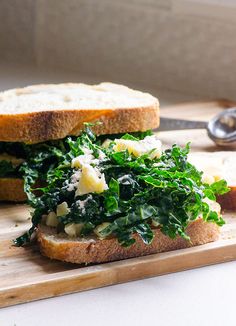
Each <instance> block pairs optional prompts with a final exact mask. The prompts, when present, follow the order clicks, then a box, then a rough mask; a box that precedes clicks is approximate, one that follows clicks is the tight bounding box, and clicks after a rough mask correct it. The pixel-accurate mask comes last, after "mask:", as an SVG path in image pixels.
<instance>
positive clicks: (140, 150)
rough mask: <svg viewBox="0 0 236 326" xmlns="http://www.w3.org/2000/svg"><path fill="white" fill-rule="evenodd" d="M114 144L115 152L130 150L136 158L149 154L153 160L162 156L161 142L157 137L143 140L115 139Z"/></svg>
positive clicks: (148, 137)
mask: <svg viewBox="0 0 236 326" xmlns="http://www.w3.org/2000/svg"><path fill="white" fill-rule="evenodd" d="M114 142H115V145H114V147H113V150H114V151H115V152H121V151H124V150H128V152H129V153H130V154H133V155H134V156H135V157H139V156H141V155H144V154H149V155H150V158H151V159H154V158H159V157H160V156H161V141H160V140H159V139H157V136H155V135H153V136H147V137H145V138H144V139H142V140H129V139H115V140H114Z"/></svg>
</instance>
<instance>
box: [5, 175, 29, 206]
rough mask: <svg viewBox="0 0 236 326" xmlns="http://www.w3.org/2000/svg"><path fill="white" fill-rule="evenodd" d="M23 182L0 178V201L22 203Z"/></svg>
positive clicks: (23, 196)
mask: <svg viewBox="0 0 236 326" xmlns="http://www.w3.org/2000/svg"><path fill="white" fill-rule="evenodd" d="M26 199H27V196H26V194H25V193H24V182H23V179H20V178H0V201H12V202H24V201H26Z"/></svg>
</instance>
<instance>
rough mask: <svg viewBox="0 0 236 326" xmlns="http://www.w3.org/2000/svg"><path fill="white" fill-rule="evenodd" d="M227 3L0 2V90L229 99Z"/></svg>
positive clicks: (233, 54) (233, 40)
mask: <svg viewBox="0 0 236 326" xmlns="http://www.w3.org/2000/svg"><path fill="white" fill-rule="evenodd" d="M235 35H236V1H235V0H225V1H220V0H129V1H127V0H67V1H65V0H0V89H7V88H11V87H16V86H23V85H27V84H35V83H40V82H65V81H85V82H91V83H96V82H98V81H104V80H105V81H108V80H109V81H114V82H118V83H123V84H127V85H129V86H133V87H136V88H139V89H143V90H147V91H150V92H152V93H153V94H154V95H158V96H159V98H160V100H161V101H163V102H164V103H167V102H168V101H170V102H171V101H175V102H176V101H182V100H189V99H197V98H199V99H200V98H201V99H213V98H214V99H215V98H228V99H231V100H234V99H236V92H235V88H236V37H235Z"/></svg>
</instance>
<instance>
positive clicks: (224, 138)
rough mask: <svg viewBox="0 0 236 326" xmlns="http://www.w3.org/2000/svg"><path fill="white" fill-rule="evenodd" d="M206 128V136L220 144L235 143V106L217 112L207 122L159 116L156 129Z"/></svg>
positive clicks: (228, 144) (232, 144)
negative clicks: (158, 125)
mask: <svg viewBox="0 0 236 326" xmlns="http://www.w3.org/2000/svg"><path fill="white" fill-rule="evenodd" d="M184 129H206V130H207V133H208V136H209V137H210V138H211V139H212V140H213V141H214V142H215V143H216V144H217V145H220V146H234V145H236V108H231V109H227V110H224V111H222V112H221V113H219V114H217V115H216V116H215V117H214V118H213V119H211V120H210V121H209V122H205V121H191V120H181V119H172V118H161V121H160V127H159V128H158V129H157V131H167V130H184Z"/></svg>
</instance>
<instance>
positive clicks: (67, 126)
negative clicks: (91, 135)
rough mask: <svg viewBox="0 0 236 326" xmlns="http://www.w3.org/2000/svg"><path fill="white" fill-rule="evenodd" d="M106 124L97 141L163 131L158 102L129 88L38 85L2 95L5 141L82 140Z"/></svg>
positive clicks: (0, 134)
mask: <svg viewBox="0 0 236 326" xmlns="http://www.w3.org/2000/svg"><path fill="white" fill-rule="evenodd" d="M97 120H99V121H101V122H102V124H101V125H97V126H96V127H94V131H95V132H96V134H97V135H100V134H113V133H122V132H134V131H145V130H147V129H152V128H156V127H158V125H159V102H158V100H157V99H156V98H155V97H153V96H152V95H150V94H148V93H143V92H140V91H135V90H132V89H130V88H128V87H126V86H122V85H117V84H112V83H101V84H98V85H93V86H92V85H85V84H72V83H69V84H59V85H53V84H50V85H35V86H28V87H25V88H21V89H13V90H8V91H5V92H2V93H0V141H9V142H25V143H38V142H43V141H46V140H52V139H60V138H64V137H66V136H68V135H78V134H79V133H80V132H81V130H82V129H83V123H84V122H95V121H97Z"/></svg>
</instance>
